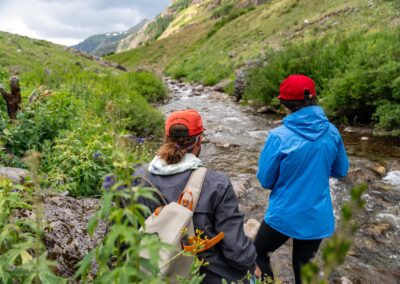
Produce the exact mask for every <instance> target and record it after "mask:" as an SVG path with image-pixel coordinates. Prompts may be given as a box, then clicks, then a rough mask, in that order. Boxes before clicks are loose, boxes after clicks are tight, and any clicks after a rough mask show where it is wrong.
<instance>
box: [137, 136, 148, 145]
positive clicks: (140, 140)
mask: <svg viewBox="0 0 400 284" xmlns="http://www.w3.org/2000/svg"><path fill="white" fill-rule="evenodd" d="M145 141H146V139H145V138H143V137H136V142H137V143H138V144H143V143H144V142H145Z"/></svg>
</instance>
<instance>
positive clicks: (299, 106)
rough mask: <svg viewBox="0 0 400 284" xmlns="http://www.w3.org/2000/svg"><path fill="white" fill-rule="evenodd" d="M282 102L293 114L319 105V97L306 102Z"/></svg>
mask: <svg viewBox="0 0 400 284" xmlns="http://www.w3.org/2000/svg"><path fill="white" fill-rule="evenodd" d="M280 102H281V104H283V105H284V106H285V107H287V108H288V109H290V111H291V112H295V111H298V110H300V109H302V108H305V107H308V106H316V105H318V101H317V97H315V96H314V97H312V98H311V99H306V100H294V101H288V100H280Z"/></svg>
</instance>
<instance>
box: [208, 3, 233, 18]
mask: <svg viewBox="0 0 400 284" xmlns="http://www.w3.org/2000/svg"><path fill="white" fill-rule="evenodd" d="M234 8H235V6H234V5H233V4H225V5H223V6H220V7H218V8H217V9H215V10H214V11H213V13H212V18H214V19H218V18H221V17H223V16H226V15H228V14H229V13H230V12H231V11H232V10H233V9H234Z"/></svg>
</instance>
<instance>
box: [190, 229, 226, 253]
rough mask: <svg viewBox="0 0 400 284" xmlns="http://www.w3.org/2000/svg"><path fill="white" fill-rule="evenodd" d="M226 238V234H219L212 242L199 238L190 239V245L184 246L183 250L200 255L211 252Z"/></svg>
mask: <svg viewBox="0 0 400 284" xmlns="http://www.w3.org/2000/svg"><path fill="white" fill-rule="evenodd" d="M224 237H225V234H224V232H221V233H219V234H218V235H216V236H215V237H214V238H212V239H211V240H202V239H200V238H198V237H191V238H189V244H190V245H183V250H184V251H186V252H190V253H192V254H196V253H200V252H203V251H206V250H209V249H210V248H212V247H213V246H215V245H216V244H218V243H219V242H220V241H222V239H223V238H224Z"/></svg>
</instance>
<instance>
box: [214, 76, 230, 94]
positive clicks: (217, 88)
mask: <svg viewBox="0 0 400 284" xmlns="http://www.w3.org/2000/svg"><path fill="white" fill-rule="evenodd" d="M230 83H231V80H229V79H225V80H223V81H221V82H219V83H218V84H217V85H215V86H214V91H217V92H221V93H223V92H225V91H226V88H227V87H228V85H229V84H230Z"/></svg>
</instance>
